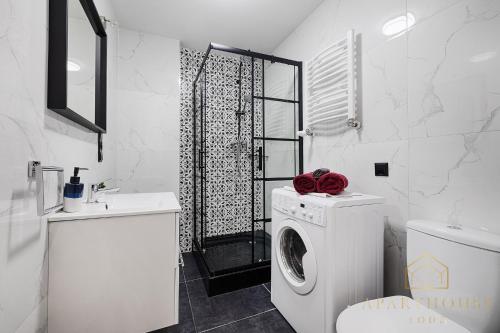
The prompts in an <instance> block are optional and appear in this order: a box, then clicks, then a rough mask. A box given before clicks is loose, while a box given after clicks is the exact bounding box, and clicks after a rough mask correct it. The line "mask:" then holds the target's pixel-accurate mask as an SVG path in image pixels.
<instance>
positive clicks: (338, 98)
mask: <svg viewBox="0 0 500 333" xmlns="http://www.w3.org/2000/svg"><path fill="white" fill-rule="evenodd" d="M307 88H308V93H309V94H308V102H307V110H308V114H307V121H306V123H307V126H306V130H305V131H301V132H299V135H312V134H313V133H314V129H315V127H319V126H321V125H322V124H326V123H333V122H335V123H336V122H338V121H346V124H347V126H349V127H352V128H359V127H360V126H361V124H360V122H359V121H358V120H357V119H356V41H355V38H354V30H349V31H348V32H347V37H346V38H344V39H342V40H340V41H338V42H336V43H334V44H333V45H331V46H330V47H328V48H327V49H325V50H324V51H322V52H321V53H319V54H318V55H317V56H315V57H314V58H313V59H311V60H310V61H309V62H308V63H307Z"/></svg>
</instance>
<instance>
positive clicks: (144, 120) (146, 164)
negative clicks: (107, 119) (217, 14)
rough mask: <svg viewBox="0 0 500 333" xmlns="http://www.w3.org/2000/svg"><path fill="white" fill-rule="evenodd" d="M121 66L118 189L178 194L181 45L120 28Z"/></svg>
mask: <svg viewBox="0 0 500 333" xmlns="http://www.w3.org/2000/svg"><path fill="white" fill-rule="evenodd" d="M117 64H118V70H117V71H118V74H117V82H118V83H117V91H116V95H117V103H118V105H117V107H118V110H120V115H119V119H117V123H119V127H118V128H117V129H116V154H117V155H116V156H117V157H116V178H117V183H118V186H119V187H120V188H121V191H122V192H164V191H168V192H174V193H175V194H176V195H178V194H179V144H180V143H179V135H180V134H179V131H180V130H179V128H180V123H179V108H180V87H179V80H180V43H179V41H178V40H174V39H170V38H166V37H161V36H157V35H152V34H145V33H141V32H136V31H131V30H127V29H120V35H119V41H118V62H117Z"/></svg>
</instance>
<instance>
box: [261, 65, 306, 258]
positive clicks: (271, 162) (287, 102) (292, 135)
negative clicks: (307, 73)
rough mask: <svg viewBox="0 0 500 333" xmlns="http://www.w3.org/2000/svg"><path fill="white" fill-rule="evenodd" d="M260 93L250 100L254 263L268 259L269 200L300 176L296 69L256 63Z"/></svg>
mask: <svg viewBox="0 0 500 333" xmlns="http://www.w3.org/2000/svg"><path fill="white" fill-rule="evenodd" d="M259 63H260V68H261V73H259V74H260V75H262V76H261V78H260V80H261V82H262V89H261V90H260V91H257V93H256V94H255V95H254V96H253V101H254V102H253V107H254V137H253V147H254V154H255V164H254V173H253V184H254V192H253V194H254V220H253V223H254V238H255V240H254V244H255V247H254V255H253V257H254V262H255V263H256V262H266V261H269V260H270V259H271V249H272V247H271V223H272V219H271V215H272V208H271V207H272V206H271V196H272V191H273V190H274V189H275V188H281V187H283V186H293V185H292V181H293V177H295V176H296V175H297V174H299V173H301V172H302V165H301V164H302V163H301V162H300V161H301V160H302V156H301V149H300V148H301V144H302V139H301V138H299V137H298V136H297V131H298V130H299V129H300V128H301V126H300V124H301V120H300V117H299V114H300V99H299V96H300V94H299V89H300V87H299V85H298V82H299V78H298V75H299V73H300V71H299V69H298V68H297V66H293V65H287V64H282V63H276V62H269V61H265V60H259Z"/></svg>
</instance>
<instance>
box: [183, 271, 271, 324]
mask: <svg viewBox="0 0 500 333" xmlns="http://www.w3.org/2000/svg"><path fill="white" fill-rule="evenodd" d="M187 288H188V290H189V296H190V299H191V307H192V310H193V315H194V321H195V324H196V328H197V330H198V331H203V330H207V329H209V328H213V327H216V326H219V325H223V324H227V323H230V322H232V321H235V320H238V319H242V318H245V317H248V316H252V315H255V314H258V313H261V312H264V311H267V310H270V309H273V308H274V306H273V305H272V303H271V295H270V294H269V292H268V291H267V290H265V289H264V288H263V287H262V286H261V285H258V286H255V287H251V288H246V289H241V290H237V291H233V292H230V293H226V294H222V295H217V296H213V297H208V296H207V293H206V290H205V286H204V283H203V280H195V281H191V282H187Z"/></svg>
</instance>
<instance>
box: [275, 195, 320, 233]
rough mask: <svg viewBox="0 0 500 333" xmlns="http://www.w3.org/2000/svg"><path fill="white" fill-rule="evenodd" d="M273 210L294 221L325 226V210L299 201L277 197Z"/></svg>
mask: <svg viewBox="0 0 500 333" xmlns="http://www.w3.org/2000/svg"><path fill="white" fill-rule="evenodd" d="M273 208H274V209H276V210H279V211H280V212H282V213H284V214H286V215H289V216H290V217H293V218H295V219H299V220H302V221H305V222H309V223H313V224H317V225H320V226H325V208H324V207H322V206H318V205H314V204H311V203H305V202H301V201H300V200H297V199H293V198H288V197H284V196H277V197H276V198H275V202H273Z"/></svg>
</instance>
